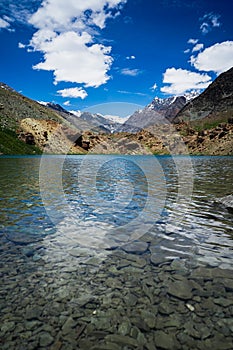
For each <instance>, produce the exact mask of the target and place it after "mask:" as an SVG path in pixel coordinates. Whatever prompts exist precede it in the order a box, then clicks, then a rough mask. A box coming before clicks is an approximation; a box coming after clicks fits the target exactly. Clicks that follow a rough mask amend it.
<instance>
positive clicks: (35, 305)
mask: <svg viewBox="0 0 233 350" xmlns="http://www.w3.org/2000/svg"><path fill="white" fill-rule="evenodd" d="M61 251H62V249H61ZM0 255H1V269H0V276H1V284H0V317H1V322H0V348H1V350H33V349H37V350H40V349H41V350H43V349H51V350H76V349H88V350H119V349H123V350H127V349H138V350H139V349H140V350H156V349H158V350H160V349H167V350H176V349H177V350H180V349H181V350H182V349H183V350H192V349H193V350H208V349H211V350H232V349H233V273H232V269H230V268H228V269H227V268H224V269H223V268H220V267H219V266H214V264H212V265H208V264H201V263H200V262H198V260H197V259H196V258H195V256H193V257H190V256H189V257H188V258H187V257H182V256H181V257H178V256H177V257H174V258H170V259H167V258H166V257H165V255H164V254H162V253H161V252H160V250H159V249H158V248H157V245H156V244H155V242H153V237H152V236H151V237H150V235H149V234H147V236H145V237H143V238H142V240H140V241H137V242H132V243H130V244H126V245H125V246H123V247H121V248H116V249H114V250H112V251H108V252H107V255H106V256H105V257H104V258H103V256H101V254H98V253H96V252H95V254H94V253H93V252H92V254H91V253H89V255H88V254H87V252H86V251H85V249H81V248H79V247H73V248H71V247H69V249H66V251H65V252H64V254H63V255H62V254H61V255H59V256H57V259H56V254H55V257H53V258H49V254H48V250H47V248H46V246H45V244H44V242H43V241H39V242H29V241H28V242H26V241H25V242H22V241H21V242H13V241H11V240H9V239H7V237H3V238H2V244H1V248H0Z"/></svg>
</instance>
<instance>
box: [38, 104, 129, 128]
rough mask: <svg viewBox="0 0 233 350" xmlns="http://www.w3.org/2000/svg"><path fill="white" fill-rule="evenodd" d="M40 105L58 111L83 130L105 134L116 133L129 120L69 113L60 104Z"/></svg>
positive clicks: (79, 112) (96, 114)
mask: <svg viewBox="0 0 233 350" xmlns="http://www.w3.org/2000/svg"><path fill="white" fill-rule="evenodd" d="M39 103H40V104H42V105H44V106H46V107H48V108H50V109H52V110H54V111H56V112H57V113H59V115H61V116H62V117H63V118H64V119H66V120H68V121H69V122H70V123H71V124H73V125H74V126H77V127H78V128H79V129H81V130H95V131H99V132H105V133H113V132H115V131H116V130H117V129H118V128H119V127H120V126H121V124H122V123H124V121H126V119H127V118H121V117H118V116H110V115H106V116H103V115H102V114H100V113H90V112H86V111H84V112H83V111H67V110H66V109H64V108H63V107H62V106H60V105H59V104H55V103H52V102H39Z"/></svg>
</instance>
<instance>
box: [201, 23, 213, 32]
mask: <svg viewBox="0 0 233 350" xmlns="http://www.w3.org/2000/svg"><path fill="white" fill-rule="evenodd" d="M200 29H201V32H202V34H208V33H209V31H210V30H211V28H210V25H209V24H208V23H206V22H203V23H202V24H201V25H200Z"/></svg>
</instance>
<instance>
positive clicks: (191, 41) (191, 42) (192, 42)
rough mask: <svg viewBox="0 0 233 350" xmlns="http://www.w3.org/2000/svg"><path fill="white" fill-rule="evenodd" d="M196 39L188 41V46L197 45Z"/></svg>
mask: <svg viewBox="0 0 233 350" xmlns="http://www.w3.org/2000/svg"><path fill="white" fill-rule="evenodd" d="M198 41H199V40H198V39H189V40H188V44H192V45H195V44H196V43H198Z"/></svg>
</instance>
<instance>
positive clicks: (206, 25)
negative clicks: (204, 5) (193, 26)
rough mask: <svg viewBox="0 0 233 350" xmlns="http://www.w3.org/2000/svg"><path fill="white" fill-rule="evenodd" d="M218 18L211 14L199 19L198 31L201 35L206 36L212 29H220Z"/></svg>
mask: <svg viewBox="0 0 233 350" xmlns="http://www.w3.org/2000/svg"><path fill="white" fill-rule="evenodd" d="M220 17H221V16H220V15H218V14H214V13H213V12H211V13H207V14H205V15H204V16H203V17H202V18H200V21H202V23H201V25H200V30H201V32H202V34H208V33H209V32H210V31H211V30H212V28H217V27H220V25H221V23H220V21H219V18H220Z"/></svg>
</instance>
